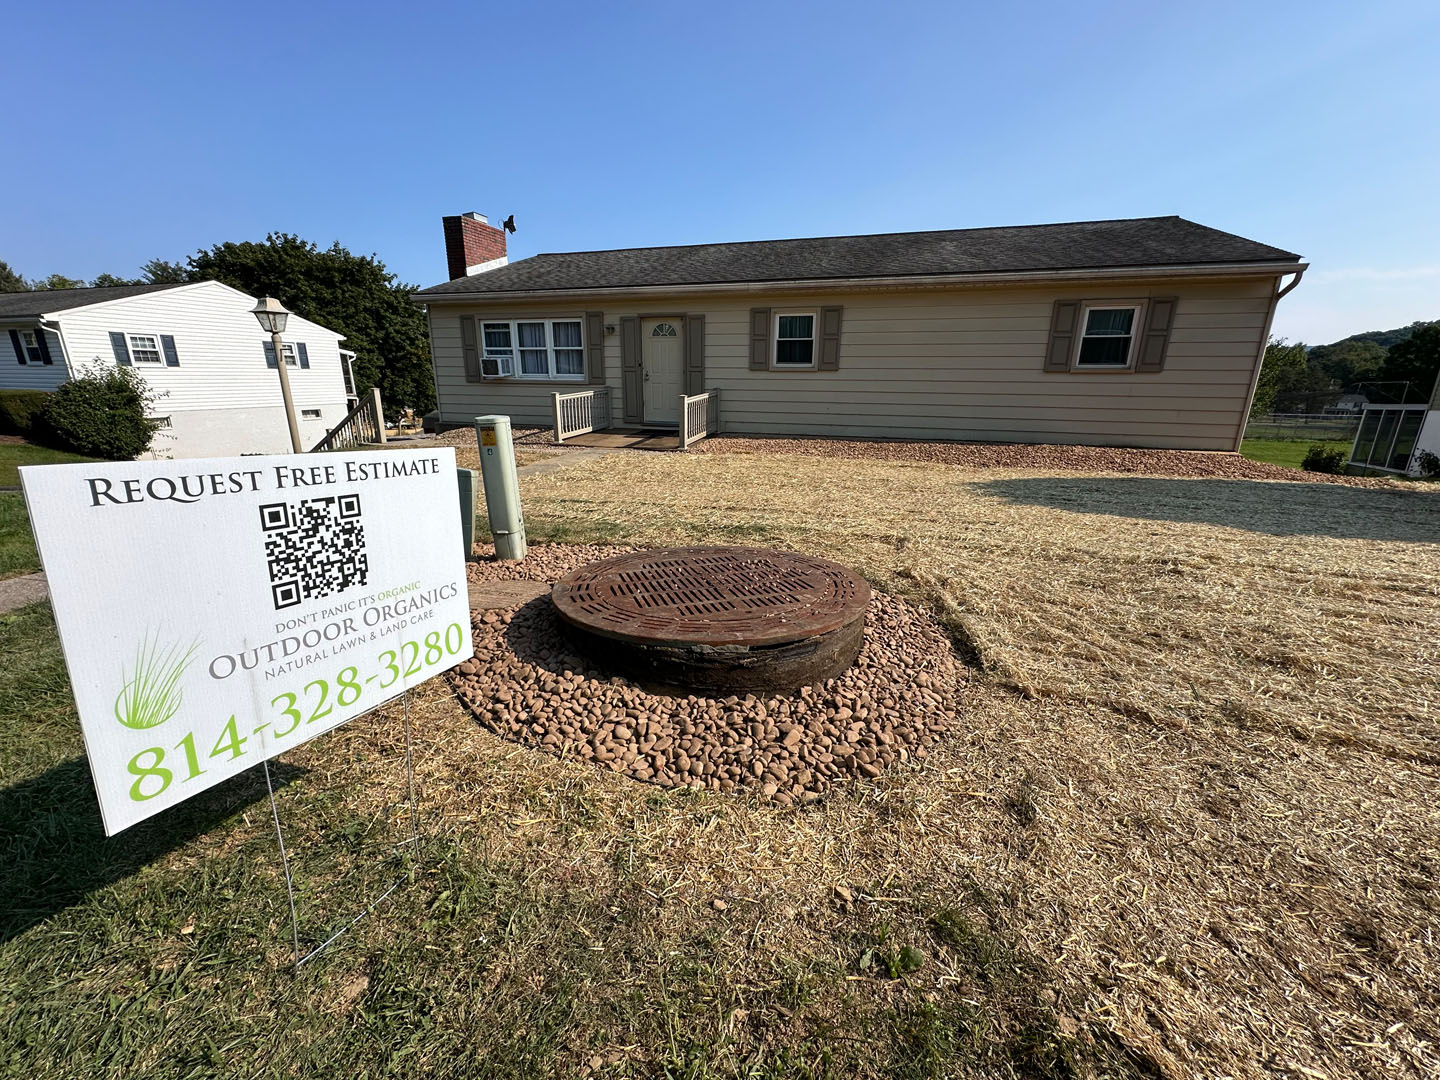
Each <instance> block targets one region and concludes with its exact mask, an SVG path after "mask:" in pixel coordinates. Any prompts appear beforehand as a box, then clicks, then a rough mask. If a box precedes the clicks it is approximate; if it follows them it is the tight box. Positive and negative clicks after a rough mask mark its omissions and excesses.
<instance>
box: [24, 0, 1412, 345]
mask: <svg viewBox="0 0 1440 1080" xmlns="http://www.w3.org/2000/svg"><path fill="white" fill-rule="evenodd" d="M4 26H5V35H4V36H5V39H6V40H7V42H8V44H9V46H10V47H9V48H8V49H7V50H6V51H5V64H4V69H5V72H6V76H7V79H6V83H7V91H6V94H5V97H6V106H5V107H4V109H3V110H0V144H3V145H4V146H5V147H6V149H7V151H8V153H6V154H5V155H4V166H3V168H0V206H3V208H4V210H3V213H0V259H4V260H6V261H7V262H9V263H10V264H11V265H12V266H13V267H14V268H15V269H16V270H18V271H19V272H21V273H23V274H25V275H26V276H29V277H40V276H44V275H46V274H49V273H52V272H60V273H64V274H67V275H70V276H73V277H84V278H90V277H93V276H94V275H96V274H98V273H101V272H102V271H109V272H111V273H116V274H122V275H131V274H134V273H136V272H137V269H138V267H139V265H140V264H141V263H142V262H144V261H145V260H147V259H150V258H152V257H155V256H160V257H164V258H172V259H174V258H181V257H183V256H185V255H187V254H190V253H192V252H194V251H195V250H196V249H197V248H200V247H208V246H209V245H211V244H214V243H217V242H220V241H225V240H250V239H256V240H258V239H261V238H263V237H264V235H265V233H266V232H268V231H271V230H284V231H290V232H295V233H298V234H300V235H301V236H304V237H306V238H307V239H311V240H314V241H316V242H318V243H320V244H322V245H328V244H329V243H330V242H331V241H334V240H337V239H338V240H339V241H340V242H341V243H342V244H344V245H345V246H346V247H348V248H350V249H351V250H353V251H358V252H366V253H368V252H374V253H376V254H378V255H379V256H380V258H381V259H382V260H383V261H384V262H385V263H386V264H387V265H388V266H389V267H390V268H391V269H392V270H394V271H395V272H396V273H397V274H398V275H399V276H400V278H401V279H402V280H404V281H408V282H413V283H416V284H421V285H429V284H433V283H435V282H437V281H440V280H442V279H443V278H444V276H445V259H444V250H443V244H442V240H441V232H440V217H441V215H443V214H450V213H459V212H461V211H465V210H479V211H480V212H482V213H486V214H488V215H489V216H490V217H491V220H492V221H499V220H501V219H503V218H504V217H505V216H506V215H507V214H512V213H513V214H514V215H515V217H516V221H517V223H518V225H519V230H520V231H519V234H518V235H517V236H515V237H513V238H512V241H511V258H512V259H514V258H518V257H523V256H525V255H528V254H533V253H535V252H539V251H563V250H578V249H590V248H606V247H629V246H638V245H648V244H682V243H697V242H704V241H718V240H747V239H761V238H772V237H785V236H815V235H825V234H835V233H856V232H888V231H894V230H905V229H940V228H961V227H967V226H981V225H1007V224H1017V223H1030V222H1044V221H1071V220H1082V219H1090V218H1105V217H1140V216H1146V215H1151V214H1181V215H1183V216H1185V217H1188V218H1192V219H1194V220H1197V221H1201V222H1204V223H1205V224H1208V225H1213V226H1216V227H1218V228H1221V229H1226V230H1230V231H1233V232H1237V233H1240V234H1242V235H1244V236H1249V237H1252V238H1254V239H1257V240H1262V241H1265V242H1268V243H1272V244H1275V245H1278V246H1280V247H1284V248H1289V249H1290V250H1293V251H1298V252H1300V253H1301V254H1303V255H1304V256H1306V257H1307V258H1308V259H1310V260H1311V262H1312V264H1313V269H1312V270H1311V272H1310V274H1309V275H1308V276H1307V278H1306V280H1305V281H1304V283H1303V284H1302V285H1301V287H1300V288H1299V289H1298V290H1296V291H1295V292H1294V293H1292V294H1291V296H1290V297H1289V298H1287V299H1286V300H1285V302H1284V303H1283V304H1282V305H1281V308H1280V312H1279V315H1278V316H1277V320H1276V331H1277V332H1278V333H1281V334H1284V335H1287V336H1289V337H1291V338H1301V339H1303V340H1307V341H1310V342H1323V341H1328V340H1332V339H1334V338H1337V337H1340V336H1343V335H1345V334H1349V333H1353V332H1356V331H1360V330H1367V329H1379V328H1384V327H1390V326H1396V325H1401V324H1404V323H1407V322H1410V321H1412V320H1414V319H1420V318H1425V319H1436V318H1440V4H1437V3H1436V2H1435V0H1416V2H1408V3H1407V2H1395V3H1391V2H1367V3H1331V2H1315V0H1306V2H1301V3H1289V2H1286V3H1268V2H1267V3H1254V2H1245V3H1229V2H1207V3H1203V4H1198V3H1197V4H1183V5H1182V4H1156V3H1154V2H1146V3H1111V4H1084V5H1082V4H1074V3H1013V4H993V3H970V4H957V3H939V2H932V3H924V4H910V3H894V2H886V3H881V2H879V0H876V2H874V3H867V4H853V3H839V2H827V3H819V4H790V3H785V2H783V0H778V2H777V0H771V2H768V3H753V4H752V3H749V2H744V3H732V2H729V0H727V2H725V3H709V4H690V3H674V2H667V3H643V4H608V3H593V2H591V3H578V4H545V3H511V4H505V5H495V4H480V3H468V4H463V5H455V6H450V5H447V4H443V3H428V4H397V3H386V4H373V3H367V2H365V0H356V2H353V3H346V4H311V3H305V2H303V0H300V2H291V3H287V4H268V3H244V4H238V3H232V4H224V5H221V4H211V3H195V2H187V3H184V4H151V3H144V2H138V0H137V2H136V3H133V4H132V3H119V4H117V3H113V2H107V3H104V4H68V3H63V2H61V3H47V4H38V3H31V4H16V5H13V6H11V7H10V8H8V9H7V14H6V16H5V19H4Z"/></svg>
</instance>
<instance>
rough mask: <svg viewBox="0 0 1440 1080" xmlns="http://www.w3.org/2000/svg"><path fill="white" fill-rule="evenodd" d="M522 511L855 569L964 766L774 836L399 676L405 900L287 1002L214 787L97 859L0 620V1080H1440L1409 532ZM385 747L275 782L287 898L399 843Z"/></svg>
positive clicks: (1064, 515) (1233, 500) (1116, 503)
mask: <svg viewBox="0 0 1440 1080" xmlns="http://www.w3.org/2000/svg"><path fill="white" fill-rule="evenodd" d="M523 496H524V498H525V501H526V515H527V519H528V520H529V523H530V527H531V529H532V536H533V537H535V538H539V539H550V540H554V541H560V542H574V541H585V542H618V543H637V544H652V543H667V542H678V541H687V542H694V541H707V542H727V541H728V542H737V543H773V544H778V545H786V546H794V547H801V548H805V549H808V550H815V551H818V552H819V553H821V554H824V555H827V556H829V557H832V558H836V559H839V560H841V561H844V562H847V563H849V564H850V565H852V566H855V567H856V568H857V569H859V570H861V571H862V572H863V573H864V574H866V576H867V577H868V578H869V579H870V580H871V581H872V582H873V583H874V584H876V585H877V586H878V587H880V588H882V589H886V590H889V591H892V592H896V593H898V594H901V595H905V596H908V597H909V598H911V599H913V600H916V601H919V602H921V603H923V604H925V605H928V606H929V608H930V610H931V611H933V612H934V613H935V614H936V615H937V617H939V618H940V619H941V620H942V621H944V622H945V624H946V625H947V626H948V627H949V628H950V629H951V631H952V633H953V634H954V635H955V638H956V641H957V643H958V647H959V649H960V650H961V652H962V655H965V656H966V657H967V658H968V659H970V660H971V661H972V662H973V663H975V664H976V665H977V666H978V667H979V669H980V670H981V673H982V677H979V678H976V679H973V680H971V682H970V684H969V688H968V689H967V690H966V691H965V700H963V701H962V702H961V706H962V715H963V716H964V717H965V722H964V724H963V725H962V728H961V730H960V731H958V732H957V733H956V734H955V736H954V738H953V739H952V740H951V741H950V742H949V743H948V744H946V745H942V746H941V747H940V748H939V749H938V750H936V751H935V752H933V753H932V754H931V755H930V756H929V757H928V758H927V759H926V760H925V762H924V763H923V764H921V765H918V766H905V767H898V768H895V769H892V770H891V771H889V772H888V773H887V774H885V775H884V776H882V777H881V778H880V779H879V780H878V781H868V782H864V783H855V784H851V785H848V786H841V787H839V788H837V789H836V790H835V791H833V792H832V793H831V794H830V795H829V796H828V797H827V798H826V799H825V800H823V801H822V802H821V803H819V804H817V805H816V806H813V807H810V808H806V809H804V810H781V809H777V808H775V807H773V806H772V805H769V804H767V803H765V802H764V801H763V800H761V799H759V798H756V797H750V796H740V795H721V794H711V793H705V792H699V793H696V792H672V791H662V790H660V789H657V788H653V787H649V786H646V785H641V784H636V783H634V782H632V781H629V780H626V779H624V778H622V777H620V776H617V775H616V774H613V773H610V772H601V771H597V770H595V769H593V768H591V767H589V766H586V765H584V764H581V763H579V762H575V761H566V760H557V759H555V758H552V757H549V756H546V755H542V754H539V753H536V752H532V751H528V750H524V749H521V748H519V747H516V746H513V745H511V744H509V743H507V742H504V741H502V740H500V739H498V738H495V737H494V736H491V735H489V734H488V733H485V732H482V731H480V730H478V728H477V727H476V726H475V725H474V724H473V723H471V722H470V721H468V720H467V718H466V716H465V714H464V713H463V711H462V710H461V709H460V708H459V706H458V705H457V703H456V702H455V701H454V700H453V699H452V698H451V697H450V696H449V694H448V691H446V690H445V688H444V687H443V685H441V682H440V680H435V681H433V682H432V683H431V684H429V685H428V686H427V688H426V690H425V692H424V693H422V694H421V695H418V699H417V700H416V701H415V703H414V709H413V714H414V715H413V719H414V721H415V724H416V729H417V732H418V736H419V739H420V754H419V761H418V782H419V784H420V786H421V789H422V791H423V798H422V809H423V813H424V816H423V819H422V832H423V833H424V837H425V840H424V847H423V850H422V852H421V857H420V859H419V860H418V863H417V864H416V870H415V874H416V884H415V886H414V887H412V888H409V889H405V890H402V891H401V892H400V893H399V894H397V898H396V900H395V901H394V902H393V904H392V905H390V906H389V908H388V909H387V910H386V911H385V912H384V914H383V915H382V917H381V918H380V919H378V920H374V921H371V922H369V923H367V924H365V925H364V926H363V927H362V928H361V929H360V931H359V932H358V933H357V934H356V935H355V936H354V937H353V938H352V939H350V940H348V941H347V942H346V943H344V944H343V945H342V946H341V947H340V948H339V949H337V950H336V951H334V952H333V953H331V954H329V955H327V956H325V957H323V958H321V959H320V960H319V961H317V962H316V963H315V965H314V966H313V967H308V968H306V969H305V970H304V971H303V972H302V973H301V974H300V975H299V976H298V977H296V976H292V974H291V973H290V972H289V971H288V970H287V969H286V968H285V967H284V961H285V958H286V945H287V941H286V938H285V934H286V923H285V921H284V919H283V917H282V908H283V889H282V888H281V886H280V883H279V882H278V880H277V879H276V870H275V865H274V858H273V853H272V849H271V845H272V844H273V838H272V837H271V836H270V834H269V832H268V831H267V826H268V822H267V821H266V818H265V813H266V808H265V806H264V803H263V802H257V801H256V800H257V798H259V797H262V796H261V795H260V793H258V792H257V791H256V789H255V787H254V783H253V780H252V781H250V782H249V783H248V785H247V784H246V783H243V782H242V783H240V784H237V785H235V786H233V787H231V788H229V789H226V790H224V791H219V792H217V793H215V795H214V796H213V797H212V798H202V799H200V800H196V801H195V802H194V803H192V804H190V805H189V806H188V807H187V808H186V809H185V810H183V811H181V812H180V813H179V814H177V815H173V816H170V817H162V818H161V819H158V820H157V821H155V822H151V823H147V824H146V825H142V826H140V827H138V828H137V829H136V830H132V832H131V833H127V834H124V835H123V836H122V837H121V838H119V839H118V840H117V841H113V842H109V843H107V842H104V841H102V840H101V839H100V838H99V837H98V833H97V830H98V823H96V822H95V820H94V817H95V812H94V805H93V795H91V793H90V792H89V790H88V783H87V781H86V779H85V771H84V767H83V764H81V763H80V762H78V760H77V759H76V755H77V754H78V752H79V740H78V734H77V732H76V730H75V721H74V717H73V713H72V712H71V711H70V707H69V705H68V701H67V697H66V694H65V689H64V676H63V669H62V668H60V667H59V663H58V658H57V657H56V654H55V643H54V637H53V633H54V632H53V627H52V626H51V625H50V623H49V619H48V613H47V612H46V609H44V608H43V607H40V608H32V609H27V610H26V611H24V612H20V613H16V614H15V615H12V616H10V617H7V618H6V619H4V620H0V645H3V647H4V649H5V652H6V655H7V656H14V657H17V660H16V661H15V662H14V663H13V664H12V665H10V666H9V667H8V668H7V670H5V671H3V672H0V737H3V738H0V747H3V749H0V776H3V785H4V788H5V790H4V791H3V792H0V845H3V846H0V872H3V876H4V878H5V881H6V883H7V889H6V902H5V907H4V921H3V922H0V1064H3V1065H4V1066H5V1068H6V1069H8V1070H9V1071H10V1072H25V1073H27V1074H29V1075H74V1076H93V1075H100V1074H122V1073H123V1074H132V1075H139V1074H141V1073H146V1074H152V1075H164V1076H180V1075H200V1074H205V1073H207V1072H216V1071H227V1072H233V1073H235V1074H240V1075H252V1074H256V1073H260V1072H273V1073H279V1074H301V1073H306V1074H313V1073H322V1074H328V1075H347V1076H348V1075H360V1074H362V1073H369V1074H382V1073H392V1074H399V1075H420V1074H426V1073H429V1074H436V1075H454V1076H464V1075H486V1076H534V1075H549V1074H552V1073H553V1074H558V1075H567V1076H568V1075H577V1076H578V1075H585V1074H590V1073H594V1074H596V1075H600V1076H607V1075H614V1076H661V1075H665V1076H684V1077H695V1078H699V1077H720V1076H724V1077H740V1076H744V1077H758V1076H772V1077H779V1076H806V1075H810V1076H820V1075H830V1076H836V1077H852V1076H863V1077H870V1076H899V1077H929V1076H949V1075H964V1076H977V1077H979V1076H996V1075H1001V1076H1003V1075H1025V1076H1056V1077H1059V1076H1071V1075H1103V1076H1112V1075H1113V1076H1164V1077H1175V1078H1180V1077H1190V1076H1200V1075H1204V1076H1214V1075H1228V1076H1235V1077H1286V1078H1290V1077H1294V1078H1296V1080H1299V1078H1301V1077H1317V1076H1324V1077H1336V1078H1338V1077H1352V1076H1353V1077H1374V1076H1414V1077H1423V1076H1431V1075H1434V1074H1435V1071H1436V1069H1437V1061H1440V1059H1437V1056H1436V1044H1437V1042H1440V1031H1437V1021H1436V1016H1437V1015H1440V970H1437V963H1436V956H1437V955H1440V954H1437V941H1436V936H1437V931H1440V839H1437V837H1440V730H1437V702H1436V696H1435V695H1436V679H1435V675H1436V671H1437V668H1440V658H1437V655H1436V643H1435V637H1436V631H1437V629H1440V544H1437V543H1436V539H1437V537H1440V498H1437V497H1436V496H1434V495H1431V494H1429V493H1426V492H1411V491H1406V490H1391V489H1372V488H1355V487H1342V486H1336V485H1311V484H1299V483H1295V484H1289V483H1266V482H1260V481H1250V480H1225V479H1174V480H1167V479H1157V478H1148V477H1139V476H1100V475H1086V474H1076V473H1068V474H1065V475H1061V476H1046V475H1039V474H1036V473H1034V472H1019V471H1001V470H985V471H966V470H961V469H957V468H955V467H953V466H943V465H935V464H907V463H903V462H893V461H873V460H872V461H864V460H846V461H832V460H827V459H824V458H816V457H809V458H799V457H786V456H778V455H768V454H751V455H730V454H715V453H707V454H703V455H694V454H644V453H635V454H625V455H613V456H610V457H605V458H600V459H596V460H593V461H590V462H587V463H585V464H582V465H578V466H576V467H574V468H572V469H567V470H564V471H561V472H558V473H552V474H549V475H544V476H537V477H533V478H529V479H526V480H525V481H523ZM398 719H399V718H398V713H397V712H396V710H394V709H391V710H390V711H389V712H388V713H387V714H386V715H385V716H383V717H381V718H380V719H379V720H378V721H371V720H363V721H359V722H357V723H355V724H352V725H350V726H349V727H347V728H345V729H342V730H341V731H339V732H336V733H333V734H332V735H331V736H327V737H326V738H323V739H321V740H318V741H317V742H316V743H315V744H312V745H311V746H308V747H306V748H305V749H304V750H303V751H301V752H299V753H297V754H295V755H292V757H291V759H289V760H287V763H286V764H287V765H288V767H289V768H290V770H291V773H290V776H291V787H290V790H289V791H287V792H286V793H285V796H284V798H283V799H282V802H284V803H285V804H286V805H287V806H288V807H290V808H291V809H292V810H298V809H300V808H306V809H307V810H308V813H307V814H306V817H305V820H304V821H297V822H296V824H295V828H296V833H297V835H296V838H295V843H296V846H297V848H298V849H299V852H300V855H299V857H300V858H301V859H302V860H306V861H305V863H304V867H305V870H306V872H307V874H308V875H309V877H311V878H313V879H314V880H316V881H322V880H328V877H327V871H330V872H331V875H330V876H333V872H334V871H335V870H337V869H338V868H339V867H341V866H348V865H351V864H352V863H354V864H355V865H357V866H358V865H361V864H363V865H365V866H370V865H371V864H369V863H365V862H364V859H363V858H362V856H363V855H364V853H365V851H366V850H367V845H368V844H370V843H372V842H373V841H374V840H375V839H376V838H377V837H383V836H388V835H391V834H394V833H396V830H398V829H400V828H401V826H403V820H404V819H403V814H402V813H401V812H400V810H399V808H398V807H396V806H394V805H392V804H390V803H388V802H387V801H386V800H390V799H393V798H394V796H395V794H396V792H397V791H399V790H400V789H401V786H402V781H401V770H400V769H399V768H398V764H399V762H398V755H397V749H398V741H397V738H398V736H397V731H398V727H397V725H398ZM362 777H363V778H366V779H365V782H364V783H363V784H362V783H361V778H362ZM261 790H262V791H263V789H261ZM297 817H298V815H297ZM307 822H308V823H307ZM382 878H383V874H381V873H380V871H379V870H376V869H374V867H371V869H369V870H366V871H364V872H363V873H362V872H360V871H357V877H356V878H355V879H351V880H358V881H359V882H360V883H361V884H373V883H374V882H378V881H379V880H381V879H382ZM717 901H719V903H716V902H717ZM305 902H306V904H307V907H306V911H307V913H310V912H312V911H313V912H314V915H313V919H314V925H320V924H322V923H324V922H325V919H326V918H332V919H333V918H334V917H336V916H335V915H334V914H333V912H334V911H341V910H344V908H345V902H346V898H345V897H344V896H330V895H326V896H319V895H315V896H311V895H309V894H307V896H306V897H305Z"/></svg>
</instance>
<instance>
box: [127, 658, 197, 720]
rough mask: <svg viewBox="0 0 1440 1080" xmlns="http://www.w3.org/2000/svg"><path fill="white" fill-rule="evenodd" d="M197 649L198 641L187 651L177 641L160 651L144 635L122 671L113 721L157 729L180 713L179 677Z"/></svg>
mask: <svg viewBox="0 0 1440 1080" xmlns="http://www.w3.org/2000/svg"><path fill="white" fill-rule="evenodd" d="M199 647H200V641H199V639H198V638H197V639H196V640H195V641H194V642H193V643H191V645H190V647H189V648H188V649H184V651H183V652H182V648H183V646H181V645H180V644H179V643H178V642H177V643H176V644H174V645H171V646H170V647H169V648H168V649H165V650H164V651H163V652H162V651H161V646H160V642H159V639H158V637H157V638H156V639H154V640H152V639H151V638H150V636H149V635H148V634H147V635H146V636H145V638H144V640H142V641H141V642H140V644H139V646H138V647H137V648H136V650H135V664H134V667H133V668H132V669H131V670H130V671H128V672H122V676H124V678H125V685H124V686H123V687H122V688H121V690H120V693H119V695H118V696H117V697H116V698H115V719H117V720H119V721H120V723H122V724H124V725H125V726H126V727H128V728H134V729H136V730H143V729H145V728H152V727H158V726H159V725H160V724H163V723H164V722H165V721H166V720H169V719H170V717H172V716H174V715H175V714H176V713H177V712H179V711H180V702H181V700H182V694H181V692H180V677H181V676H182V675H184V674H185V669H186V668H187V667H188V666H189V665H190V661H191V659H193V658H194V656H195V650H196V649H198V648H199Z"/></svg>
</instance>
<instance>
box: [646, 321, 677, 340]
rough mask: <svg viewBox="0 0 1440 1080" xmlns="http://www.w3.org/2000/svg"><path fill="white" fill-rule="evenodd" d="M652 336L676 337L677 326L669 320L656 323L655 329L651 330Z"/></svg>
mask: <svg viewBox="0 0 1440 1080" xmlns="http://www.w3.org/2000/svg"><path fill="white" fill-rule="evenodd" d="M650 336H651V337H674V336H675V327H674V325H673V324H671V323H668V322H662V323H656V324H655V329H654V330H651V331H650Z"/></svg>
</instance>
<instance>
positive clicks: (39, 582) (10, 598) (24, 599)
mask: <svg viewBox="0 0 1440 1080" xmlns="http://www.w3.org/2000/svg"><path fill="white" fill-rule="evenodd" d="M49 596H50V590H49V589H47V588H46V587H45V575H44V574H21V575H20V576H19V577H12V578H6V579H5V580H4V581H0V615H4V614H5V613H6V612H7V611H14V610H15V609H16V608H22V607H24V606H25V605H26V604H38V603H39V602H40V601H41V600H45V599H47V598H48V597H49Z"/></svg>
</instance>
